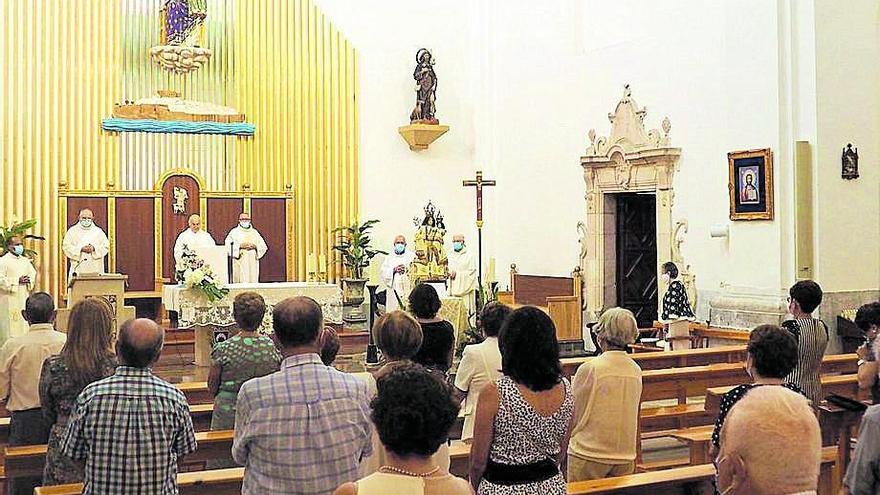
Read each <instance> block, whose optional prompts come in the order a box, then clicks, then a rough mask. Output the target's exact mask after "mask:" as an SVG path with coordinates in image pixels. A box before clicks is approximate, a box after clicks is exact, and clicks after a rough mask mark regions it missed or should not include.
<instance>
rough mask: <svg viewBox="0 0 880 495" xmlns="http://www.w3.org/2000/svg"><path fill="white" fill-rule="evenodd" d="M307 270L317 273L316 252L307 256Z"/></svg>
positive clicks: (308, 272)
mask: <svg viewBox="0 0 880 495" xmlns="http://www.w3.org/2000/svg"><path fill="white" fill-rule="evenodd" d="M306 272H307V274H311V273H315V253H309V255H308V256H307V257H306Z"/></svg>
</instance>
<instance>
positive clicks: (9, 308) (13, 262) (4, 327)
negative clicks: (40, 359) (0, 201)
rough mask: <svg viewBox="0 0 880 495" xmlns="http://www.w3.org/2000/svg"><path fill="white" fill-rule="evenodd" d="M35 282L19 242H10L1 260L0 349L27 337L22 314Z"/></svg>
mask: <svg viewBox="0 0 880 495" xmlns="http://www.w3.org/2000/svg"><path fill="white" fill-rule="evenodd" d="M36 279H37V271H36V269H34V265H33V264H31V260H29V259H28V258H27V257H25V256H24V246H22V244H21V239H19V238H18V237H13V238H11V239H9V243H8V244H7V246H6V254H4V255H3V256H0V345H2V344H3V343H5V342H6V341H7V340H8V339H10V338H12V337H18V336H20V335H24V334H25V333H27V331H28V323H27V321H25V319H24V317H23V316H22V315H21V312H22V310H24V303H25V302H26V301H27V298H28V295H29V294H30V292H31V291H32V290H34V282H35V281H36Z"/></svg>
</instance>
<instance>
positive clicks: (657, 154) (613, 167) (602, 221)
mask: <svg viewBox="0 0 880 495" xmlns="http://www.w3.org/2000/svg"><path fill="white" fill-rule="evenodd" d="M645 115H646V112H645V109H639V108H638V105H636V102H635V101H634V100H633V99H632V94H631V92H630V89H629V86H626V87H624V94H623V98H622V99H621V100H620V102H618V104H617V107H616V108H615V110H614V113H610V114H608V119H609V120H610V121H611V133H610V135H609V136H608V137H607V138H604V137H600V138H597V137H596V131H595V130H590V133H589V138H590V147H589V148H587V152H586V154H585V155H584V156H582V157H581V160H580V161H581V166H582V167H583V169H584V182H585V183H586V189H587V192H586V196H585V199H586V219H585V221H584V222H582V223H581V224H580V225H579V228H580V233H581V262H580V268H581V270H582V272H583V274H584V296H585V297H584V302H585V313H586V314H585V317H586V318H587V321H595V319H596V318H597V317H598V316H599V314H601V312H602V310H603V309H604V308H606V307H610V306H611V304H618V303H619V302H618V301H616V299H617V297H616V296H617V293H620V288H618V287H617V285H618V283H619V281H618V280H617V278H618V277H617V259H616V258H617V255H616V252H617V248H616V246H617V226H618V224H617V221H618V220H617V217H618V215H617V200H616V198H615V195H617V194H621V193H639V192H641V193H652V194H653V195H654V198H655V200H654V203H655V205H654V215H655V222H654V226H655V229H656V239H655V241H656V243H655V245H656V258H655V259H654V274H655V280H656V279H658V278H659V271H660V264H662V263H663V262H665V261H668V260H672V259H677V258H680V255H679V253H676V252H674V244H676V243H675V241H674V240H673V223H672V201H673V196H674V194H673V191H672V178H673V175H674V173H675V165H676V163H677V162H678V158H679V156H680V155H681V149H680V148H673V147H671V146H670V145H669V131H670V129H671V125H670V123H669V119H663V122H662V126H661V127H662V132H660V131H658V130H656V129H654V130H650V131H646V130H645V124H644V119H645ZM661 290H662V288H661ZM657 298H658V299H660V298H662V294H660V293H658V294H657ZM640 323H643V322H640Z"/></svg>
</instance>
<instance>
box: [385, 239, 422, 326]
mask: <svg viewBox="0 0 880 495" xmlns="http://www.w3.org/2000/svg"><path fill="white" fill-rule="evenodd" d="M415 257H416V255H415V254H414V253H413V252H412V251H407V249H406V237H404V236H402V235H398V236H397V237H395V238H394V250H393V251H392V252H391V253H389V254H388V256H386V257H385V260H384V261H383V262H382V270H381V271H382V282H384V283H385V287H387V292H386V293H385V310H386V311H394V310H396V309H404V308H402V307H401V306H404V305H405V304H406V301H407V298H409V291H410V290H411V285H410V281H409V275H408V273H409V266H410V264H411V263H412V262H413V260H414V259H415ZM395 293H396V295H395ZM401 303H402V304H401Z"/></svg>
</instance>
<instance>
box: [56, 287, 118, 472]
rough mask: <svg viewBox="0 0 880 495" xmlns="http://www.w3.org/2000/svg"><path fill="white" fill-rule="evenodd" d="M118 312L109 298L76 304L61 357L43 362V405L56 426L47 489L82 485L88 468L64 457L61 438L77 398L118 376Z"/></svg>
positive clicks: (70, 318)
mask: <svg viewBox="0 0 880 495" xmlns="http://www.w3.org/2000/svg"><path fill="white" fill-rule="evenodd" d="M114 330H115V329H114V328H113V313H112V312H111V308H110V304H108V303H107V302H106V301H105V300H104V299H103V298H90V299H84V300H82V301H80V302H78V303H76V304H75V305H74V306H73V308H72V309H71V311H70V317H69V319H68V321H67V343H65V344H64V348H62V349H61V353H60V354H58V355H56V356H52V357H50V358H49V359H47V360H46V361H44V362H43V369H42V372H41V374H40V403H41V406H42V408H43V416H45V418H46V422H47V423H48V424H49V425H50V430H49V445H48V449H47V451H46V466H45V468H44V469H43V484H44V485H59V484H65V483H78V482H81V481H82V480H83V465H82V463H81V462H78V461H74V460H73V459H70V458H69V457H66V456H64V455H63V454H62V453H61V448H60V446H61V438H62V437H63V436H64V432H65V430H66V429H67V420H68V418H69V417H70V412H71V410H72V409H73V406H74V403H75V402H76V397H77V396H78V395H79V393H80V392H82V390H83V389H84V388H85V387H86V385H88V384H90V383H92V382H94V381H97V380H100V379H102V378H106V377H108V376H110V375H112V374H113V370H114V368H115V367H116V358H115V356H114V354H113V351H112V346H111V340H112V336H113V332H114Z"/></svg>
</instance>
